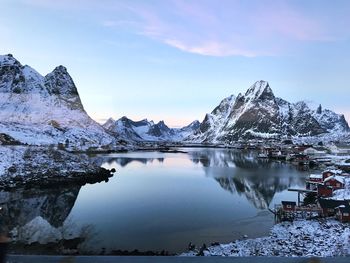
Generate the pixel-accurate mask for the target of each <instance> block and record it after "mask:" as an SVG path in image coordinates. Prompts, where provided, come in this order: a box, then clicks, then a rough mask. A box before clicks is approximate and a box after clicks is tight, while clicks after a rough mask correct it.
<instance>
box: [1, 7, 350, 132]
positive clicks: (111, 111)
mask: <svg viewBox="0 0 350 263" xmlns="http://www.w3.org/2000/svg"><path fill="white" fill-rule="evenodd" d="M0 2H1V16H0V53H1V54H7V53H12V54H13V55H14V56H15V57H16V58H17V59H18V60H20V61H21V62H22V63H23V64H28V65H31V66H32V67H33V68H35V69H37V70H38V71H39V72H40V73H41V74H43V75H45V74H47V73H49V72H50V71H52V70H53V69H54V68H55V67H56V66H57V65H61V64H62V65H64V66H66V67H67V68H68V71H69V72H70V74H71V75H72V77H73V79H74V81H75V83H76V85H77V87H78V90H79V93H80V96H81V99H82V101H83V104H84V107H85V109H86V110H87V112H88V113H89V114H90V115H91V116H92V117H93V118H94V119H96V120H98V121H103V120H105V119H107V118H108V117H114V118H119V117H121V116H124V115H126V116H128V117H130V118H132V119H135V120H138V119H143V118H148V119H153V120H155V121H159V120H163V119H164V120H165V121H166V123H168V124H169V125H170V126H181V125H185V124H188V123H189V122H191V121H192V120H194V119H199V120H202V119H203V118H204V115H205V113H206V112H210V111H211V110H212V109H213V108H214V107H215V106H216V105H217V104H218V103H219V102H220V100H221V99H223V98H224V97H227V96H229V95H230V94H235V95H237V94H238V93H239V92H245V90H246V89H248V88H249V86H250V85H252V84H253V83H254V82H255V81H257V80H260V79H263V80H267V81H269V83H270V86H271V88H272V89H273V91H274V93H275V95H277V96H280V97H282V98H285V99H287V100H289V101H291V102H296V101H298V100H302V99H305V100H309V101H314V102H316V103H321V104H322V105H323V106H324V107H326V108H329V109H332V110H335V111H336V112H339V113H344V114H345V115H346V117H347V120H348V121H349V120H350V106H349V100H350V93H349V89H350V74H349V69H350V41H349V40H350V29H349V28H350V16H349V15H348V14H349V13H350V2H349V1H340V0H334V1H322V0H317V1H316V0H309V1H301V0H300V1H298V0H293V1H284V0H275V1H267V0H265V1H264V0H263V1H260V0H259V1H258V0H256V1H253V0H251V1H250V0H245V1H236V0H221V1H214V0H211V1H209V0H192V1H191V0H189V1H185V0H157V1H155V0H142V1H141V0H140V1H138V0H125V1H124V0H115V1H113V0H75V1H72V0H60V1H53V0H52V1H50V0H0Z"/></svg>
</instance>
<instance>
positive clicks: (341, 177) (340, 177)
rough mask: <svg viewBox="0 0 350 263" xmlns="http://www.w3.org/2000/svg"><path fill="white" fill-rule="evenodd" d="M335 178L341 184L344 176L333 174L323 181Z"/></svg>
mask: <svg viewBox="0 0 350 263" xmlns="http://www.w3.org/2000/svg"><path fill="white" fill-rule="evenodd" d="M332 179H334V180H336V181H338V182H340V183H342V184H344V177H343V176H339V175H333V176H330V177H327V178H326V179H325V180H324V182H328V181H329V180H332Z"/></svg>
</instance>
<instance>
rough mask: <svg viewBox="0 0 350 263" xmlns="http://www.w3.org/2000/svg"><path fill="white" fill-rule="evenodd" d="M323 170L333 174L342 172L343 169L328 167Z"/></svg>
mask: <svg viewBox="0 0 350 263" xmlns="http://www.w3.org/2000/svg"><path fill="white" fill-rule="evenodd" d="M323 172H324V173H327V172H331V173H333V174H341V173H342V172H343V171H342V170H339V169H328V170H324V171H323Z"/></svg>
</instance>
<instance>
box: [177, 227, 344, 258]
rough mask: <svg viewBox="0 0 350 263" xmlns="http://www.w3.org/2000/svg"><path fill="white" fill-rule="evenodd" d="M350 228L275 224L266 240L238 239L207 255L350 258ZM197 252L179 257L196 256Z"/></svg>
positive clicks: (205, 251) (220, 246) (208, 252)
mask: <svg viewBox="0 0 350 263" xmlns="http://www.w3.org/2000/svg"><path fill="white" fill-rule="evenodd" d="M349 237H350V229H349V226H348V225H347V224H342V223H340V222H338V221H335V220H327V221H315V220H312V221H308V220H302V221H294V222H293V223H290V222H284V223H281V224H277V225H275V226H274V227H273V228H272V229H271V233H270V235H269V236H267V237H263V238H256V239H247V240H237V241H235V242H232V243H229V244H219V245H215V246H210V247H208V249H207V250H204V255H205V256H232V257H248V256H283V257H294V256H299V257H311V256H318V257H333V256H348V255H350V243H349V242H348V241H349ZM197 253H198V251H197V250H196V251H190V252H186V253H182V254H181V255H180V256H195V255H196V254H197Z"/></svg>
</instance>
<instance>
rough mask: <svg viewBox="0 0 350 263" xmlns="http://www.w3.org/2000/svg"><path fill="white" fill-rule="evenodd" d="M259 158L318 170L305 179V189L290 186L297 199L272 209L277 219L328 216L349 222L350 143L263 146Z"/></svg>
mask: <svg viewBox="0 0 350 263" xmlns="http://www.w3.org/2000/svg"><path fill="white" fill-rule="evenodd" d="M258 158H269V159H272V160H283V161H288V162H291V163H292V164H294V165H296V166H307V167H311V168H313V171H317V172H314V173H311V174H310V175H309V177H308V178H307V179H306V182H305V188H304V189H292V188H291V189H288V190H289V191H293V192H296V193H297V195H298V201H297V202H295V201H290V200H285V201H282V203H281V204H277V205H275V207H274V209H271V210H270V211H271V212H273V213H274V214H275V219H276V221H277V222H281V221H293V220H296V219H299V218H300V219H311V218H328V217H335V218H336V219H338V220H339V221H340V222H350V146H349V145H348V144H338V145H337V144H334V143H333V144H331V145H327V146H323V145H317V146H314V145H288V144H287V145H283V146H278V147H262V148H261V149H260V153H259V155H258Z"/></svg>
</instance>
